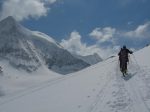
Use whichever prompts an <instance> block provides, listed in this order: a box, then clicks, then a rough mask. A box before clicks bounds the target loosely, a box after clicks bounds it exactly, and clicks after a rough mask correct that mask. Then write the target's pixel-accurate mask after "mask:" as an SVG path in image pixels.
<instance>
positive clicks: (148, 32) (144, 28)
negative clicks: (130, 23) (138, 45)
mask: <svg viewBox="0 0 150 112" xmlns="http://www.w3.org/2000/svg"><path fill="white" fill-rule="evenodd" d="M124 35H125V36H127V37H129V38H141V39H145V38H149V37H150V22H147V23H145V24H143V25H139V26H138V27H137V28H136V29H135V30H133V31H128V32H125V33H124Z"/></svg>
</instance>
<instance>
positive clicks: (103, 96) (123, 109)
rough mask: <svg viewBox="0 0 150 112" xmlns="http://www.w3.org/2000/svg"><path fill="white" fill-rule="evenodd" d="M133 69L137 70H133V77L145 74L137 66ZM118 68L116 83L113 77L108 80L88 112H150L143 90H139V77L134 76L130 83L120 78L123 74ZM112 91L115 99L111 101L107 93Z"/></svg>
mask: <svg viewBox="0 0 150 112" xmlns="http://www.w3.org/2000/svg"><path fill="white" fill-rule="evenodd" d="M132 64H133V63H132ZM136 64H137V63H136ZM116 65H117V62H116ZM136 66H137V65H136ZM131 67H132V68H130V69H133V67H134V69H135V70H134V69H133V73H132V74H131V75H133V76H134V75H139V74H138V72H139V73H141V74H142V75H143V74H144V71H142V70H141V69H140V68H139V67H135V65H134V66H133V65H132V66H131ZM118 68H119V67H118V66H116V77H115V78H116V79H115V82H113V81H114V78H112V77H111V78H110V79H109V80H108V82H107V83H106V84H105V85H104V86H103V88H102V89H101V90H100V92H99V94H98V95H97V99H96V100H95V102H94V103H93V104H92V105H91V107H90V108H89V109H88V111H87V112H150V108H149V107H148V105H147V103H146V101H145V99H144V97H143V96H142V94H141V90H140V89H139V84H138V82H139V81H140V80H139V79H138V78H139V77H136V78H134V77H133V76H132V77H131V78H132V79H131V80H130V79H129V80H128V81H125V80H124V79H123V78H122V77H121V76H120V74H121V73H120V71H119V69H118ZM138 69H139V70H138ZM135 71H137V72H135ZM140 71H142V72H140ZM134 72H135V73H134ZM110 73H111V72H110ZM111 75H112V74H111ZM113 75H114V74H113ZM142 83H143V82H142ZM145 84H147V83H145ZM112 86H116V90H113V91H111V90H110V88H115V87H112ZM110 91H111V92H112V93H111V95H112V96H111V97H114V99H111V100H109V98H107V97H108V95H107V93H109V92H110ZM107 99H108V101H107ZM106 101H107V102H106ZM105 109H106V110H105Z"/></svg>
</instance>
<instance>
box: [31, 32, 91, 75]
mask: <svg viewBox="0 0 150 112" xmlns="http://www.w3.org/2000/svg"><path fill="white" fill-rule="evenodd" d="M32 42H33V44H34V45H35V47H36V49H37V52H38V54H39V55H40V57H41V58H42V60H43V61H44V64H45V65H47V66H48V68H49V69H51V70H53V71H55V72H57V73H61V74H68V73H72V72H75V71H79V70H81V69H83V68H85V67H88V66H90V65H89V64H88V63H86V62H84V61H83V60H80V59H77V58H75V57H74V56H72V55H71V54H70V53H69V52H68V51H67V50H65V49H63V48H62V47H61V46H60V45H59V44H58V43H57V42H56V41H54V40H53V39H52V38H51V37H49V36H47V35H45V34H43V33H40V32H34V33H33V35H32Z"/></svg>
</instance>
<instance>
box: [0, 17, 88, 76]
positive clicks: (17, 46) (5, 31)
mask: <svg viewBox="0 0 150 112" xmlns="http://www.w3.org/2000/svg"><path fill="white" fill-rule="evenodd" d="M0 58H2V59H6V60H8V61H9V63H10V64H11V65H13V66H14V67H16V68H22V69H25V70H27V71H29V72H32V71H35V70H37V69H38V68H39V66H41V65H44V66H45V65H46V66H47V67H48V68H49V69H51V70H53V71H55V72H58V73H61V74H67V73H71V72H75V71H78V70H81V69H83V68H85V67H87V66H89V64H87V63H86V62H84V61H82V60H79V59H76V58H75V57H73V56H72V55H71V54H70V53H69V52H68V51H66V50H64V49H63V48H62V47H61V46H60V45H59V44H58V43H57V42H56V41H55V40H54V39H52V38H51V37H49V36H48V35H46V34H43V33H41V32H37V31H36V32H35V31H30V30H28V29H26V28H24V27H23V26H21V25H20V24H19V23H17V22H16V21H15V20H14V19H13V17H11V16H10V17H7V18H6V19H4V20H2V21H1V22H0Z"/></svg>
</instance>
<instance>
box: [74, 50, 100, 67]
mask: <svg viewBox="0 0 150 112" xmlns="http://www.w3.org/2000/svg"><path fill="white" fill-rule="evenodd" d="M74 56H75V57H76V58H78V59H81V60H83V61H84V62H86V63H88V64H90V65H93V64H96V63H98V62H101V61H102V58H101V57H100V56H99V55H98V54H97V53H94V54H93V55H88V56H80V55H74Z"/></svg>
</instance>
